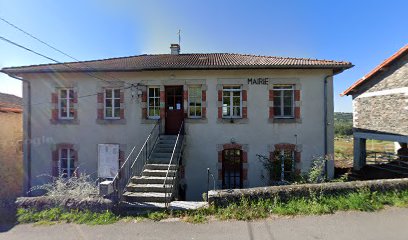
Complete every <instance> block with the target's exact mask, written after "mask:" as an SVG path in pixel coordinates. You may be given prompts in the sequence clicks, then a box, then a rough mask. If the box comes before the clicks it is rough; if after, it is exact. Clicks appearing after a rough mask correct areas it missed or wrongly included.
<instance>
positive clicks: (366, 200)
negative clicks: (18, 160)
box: [17, 190, 408, 225]
mask: <svg viewBox="0 0 408 240" xmlns="http://www.w3.org/2000/svg"><path fill="white" fill-rule="evenodd" d="M385 206H396V207H408V190H404V191H389V192H370V191H369V190H362V191H358V192H352V193H348V194H342V195H338V196H329V195H327V196H325V195H322V194H319V193H316V194H312V196H311V197H310V198H294V199H292V200H290V201H287V202H282V201H280V200H279V199H278V198H274V199H266V200H253V201H250V200H248V199H242V200H241V201H240V202H239V203H232V204H230V205H228V206H227V207H215V206H210V207H208V208H204V209H197V210H190V211H167V210H165V211H156V212H150V213H147V214H145V215H142V216H136V217H132V216H118V215H115V214H113V213H112V212H109V211H107V212H103V213H92V212H89V211H70V212H67V211H63V210H61V209H59V208H52V209H49V210H44V211H40V212H36V211H33V210H25V209H18V211H17V217H18V222H20V223H37V224H41V225H44V224H53V223H55V222H68V223H78V224H91V225H100V224H111V223H115V222H117V221H119V220H122V221H125V222H140V221H143V220H147V219H148V220H153V221H161V220H163V219H167V218H180V219H182V220H184V221H186V222H189V223H194V224H196V223H205V222H207V221H208V219H209V218H210V217H214V218H216V219H219V220H232V219H234V220H243V221H251V220H256V219H263V218H267V217H269V216H271V215H272V214H275V215H283V216H287V215H292V216H293V215H321V214H331V213H334V212H336V211H349V210H357V211H368V212H372V211H377V210H380V209H383V208H384V207H385Z"/></svg>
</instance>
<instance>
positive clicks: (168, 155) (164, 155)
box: [150, 151, 172, 159]
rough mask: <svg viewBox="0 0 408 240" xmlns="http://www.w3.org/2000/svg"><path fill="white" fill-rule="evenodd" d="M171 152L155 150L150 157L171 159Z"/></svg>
mask: <svg viewBox="0 0 408 240" xmlns="http://www.w3.org/2000/svg"><path fill="white" fill-rule="evenodd" d="M171 154H172V153H161V152H156V151H154V152H153V153H152V155H151V156H150V157H151V158H168V159H170V158H171Z"/></svg>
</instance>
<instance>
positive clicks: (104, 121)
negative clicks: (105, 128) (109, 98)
mask: <svg viewBox="0 0 408 240" xmlns="http://www.w3.org/2000/svg"><path fill="white" fill-rule="evenodd" d="M96 123H97V124H118V125H124V124H126V119H96Z"/></svg>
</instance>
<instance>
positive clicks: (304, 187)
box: [209, 178, 408, 206]
mask: <svg viewBox="0 0 408 240" xmlns="http://www.w3.org/2000/svg"><path fill="white" fill-rule="evenodd" d="M407 189H408V178H402V179H382V180H370V181H353V182H337V183H321V184H299V185H286V186H271V187H259V188H247V189H232V190H217V191H210V192H209V202H210V203H212V204H215V205H216V206H227V205H228V204H231V203H238V202H240V201H241V199H243V198H246V199H251V200H260V199H275V198H279V200H280V201H283V202H285V201H288V200H290V199H293V198H296V197H299V198H300V197H304V198H309V197H312V196H316V194H318V195H319V194H321V195H336V194H344V193H350V192H357V191H361V190H370V191H394V190H407Z"/></svg>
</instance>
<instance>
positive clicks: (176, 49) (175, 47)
mask: <svg viewBox="0 0 408 240" xmlns="http://www.w3.org/2000/svg"><path fill="white" fill-rule="evenodd" d="M170 49H171V55H178V54H180V45H178V44H176V43H172V44H171V45H170Z"/></svg>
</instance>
